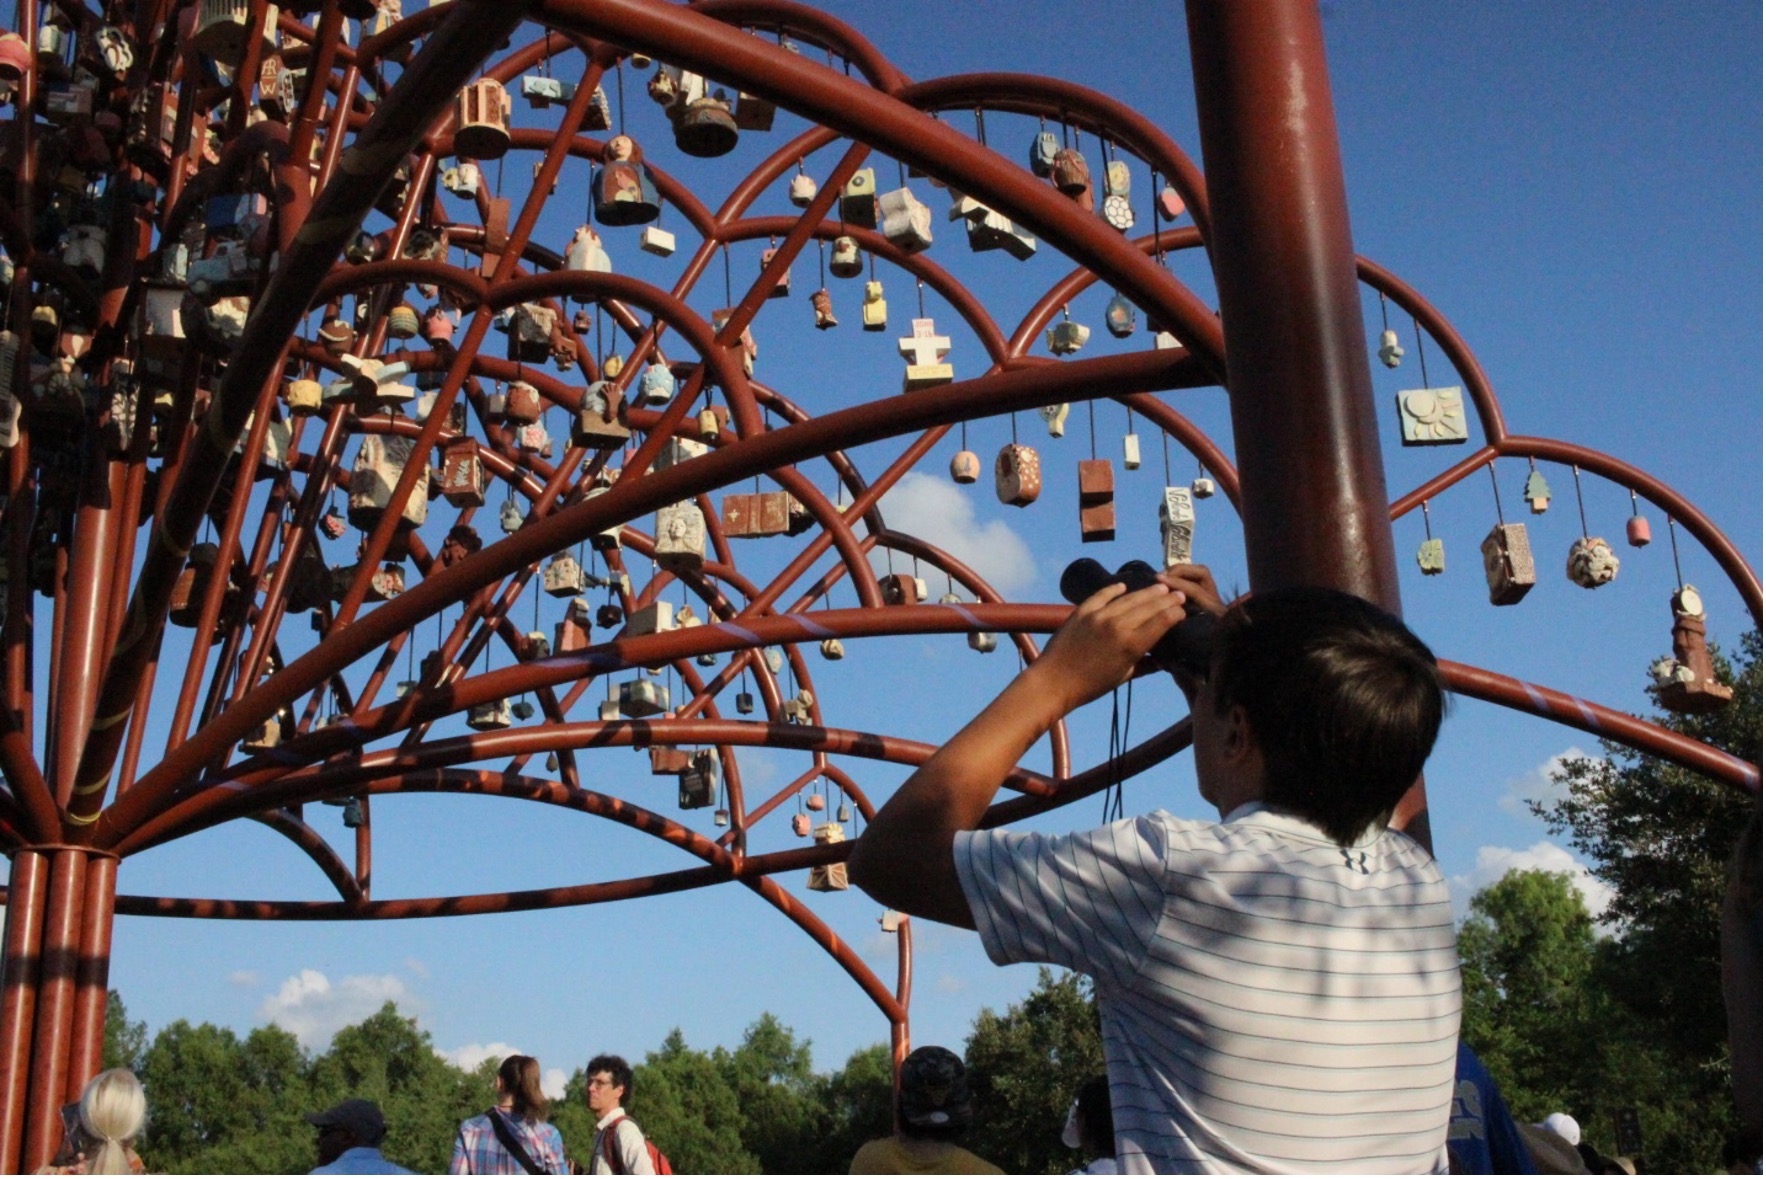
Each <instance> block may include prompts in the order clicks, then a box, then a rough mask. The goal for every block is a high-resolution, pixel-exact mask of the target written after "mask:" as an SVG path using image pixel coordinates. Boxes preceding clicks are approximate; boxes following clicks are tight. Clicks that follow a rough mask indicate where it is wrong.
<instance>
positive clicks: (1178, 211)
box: [1159, 184, 1183, 221]
mask: <svg viewBox="0 0 1766 1179" xmlns="http://www.w3.org/2000/svg"><path fill="white" fill-rule="evenodd" d="M1159 216H1161V217H1163V218H1164V219H1165V220H1167V221H1176V220H1177V219H1178V218H1179V217H1181V216H1183V197H1181V196H1179V195H1178V193H1177V189H1175V188H1173V187H1171V185H1169V184H1167V185H1166V186H1165V187H1164V188H1161V189H1160V190H1159Z"/></svg>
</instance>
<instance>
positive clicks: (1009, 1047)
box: [963, 967, 1104, 1174]
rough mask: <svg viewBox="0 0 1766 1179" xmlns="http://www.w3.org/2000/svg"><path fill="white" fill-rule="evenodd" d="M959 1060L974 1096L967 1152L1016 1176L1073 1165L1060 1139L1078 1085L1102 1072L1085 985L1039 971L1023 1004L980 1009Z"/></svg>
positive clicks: (1080, 979)
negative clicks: (1003, 1010) (999, 1010)
mask: <svg viewBox="0 0 1766 1179" xmlns="http://www.w3.org/2000/svg"><path fill="white" fill-rule="evenodd" d="M963 1059H964V1062H965V1063H966V1064H967V1065H968V1066H969V1077H970V1082H971V1084H972V1086H973V1088H974V1091H975V1129H974V1131H973V1132H972V1133H971V1134H970V1138H969V1143H968V1145H969V1148H970V1149H971V1150H973V1151H974V1152H975V1153H976V1154H979V1155H980V1156H981V1157H982V1158H984V1159H986V1160H988V1161H989V1162H991V1163H993V1164H995V1165H996V1166H999V1167H1001V1168H1003V1169H1005V1170H1006V1171H1007V1172H1009V1173H1015V1174H1049V1173H1058V1172H1062V1171H1067V1170H1071V1169H1072V1168H1073V1167H1075V1166H1078V1165H1080V1163H1081V1162H1082V1161H1083V1160H1081V1159H1080V1158H1079V1155H1078V1153H1077V1152H1076V1151H1071V1150H1068V1149H1067V1148H1066V1147H1064V1146H1062V1145H1061V1139H1060V1133H1061V1126H1062V1124H1063V1122H1064V1121H1065V1120H1066V1117H1067V1108H1068V1106H1069V1105H1070V1104H1071V1103H1072V1101H1073V1094H1074V1092H1075V1091H1076V1090H1077V1089H1078V1088H1079V1085H1080V1083H1081V1082H1082V1081H1084V1080H1085V1079H1086V1078H1087V1077H1090V1076H1095V1075H1096V1074H1098V1073H1101V1072H1103V1071H1104V1048H1103V1041H1102V1038H1101V1036H1100V1034H1099V1031H1098V1009H1097V1003H1096V1002H1095V1001H1094V1000H1093V997H1092V994H1091V984H1090V981H1089V980H1088V979H1086V978H1085V977H1084V976H1083V975H1078V974H1072V973H1066V972H1063V973H1061V974H1060V975H1056V974H1055V973H1053V972H1052V971H1050V970H1048V969H1047V968H1046V967H1044V968H1042V969H1041V970H1039V971H1038V972H1037V980H1036V986H1035V988H1034V989H1032V990H1031V992H1030V994H1029V995H1027V996H1025V998H1024V1001H1023V1002H1021V1003H1014V1004H1012V1005H1011V1006H1010V1007H1008V1008H1007V1009H1006V1013H1005V1014H1004V1015H995V1014H994V1013H993V1011H992V1010H990V1009H984V1010H983V1011H982V1012H981V1014H980V1015H978V1016H976V1017H975V1027H974V1030H973V1031H972V1032H971V1033H970V1035H969V1040H968V1044H967V1046H966V1048H965V1049H964V1053H963Z"/></svg>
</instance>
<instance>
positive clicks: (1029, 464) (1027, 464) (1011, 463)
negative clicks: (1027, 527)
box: [993, 442, 1042, 508]
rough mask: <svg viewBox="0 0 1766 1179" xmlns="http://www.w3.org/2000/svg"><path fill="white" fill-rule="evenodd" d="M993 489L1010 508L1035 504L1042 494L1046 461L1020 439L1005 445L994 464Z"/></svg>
mask: <svg viewBox="0 0 1766 1179" xmlns="http://www.w3.org/2000/svg"><path fill="white" fill-rule="evenodd" d="M993 490H994V494H995V495H997V496H998V497H999V501H1000V502H1001V503H1002V504H1006V505H1008V506H1010V507H1014V508H1022V507H1025V506H1026V505H1029V504H1032V503H1035V502H1036V497H1037V496H1039V495H1041V494H1042V462H1041V460H1040V459H1038V458H1037V455H1036V451H1035V450H1033V449H1032V448H1031V447H1028V446H1020V445H1018V444H1017V443H1016V442H1008V443H1007V444H1006V445H1005V446H1003V447H1001V448H1000V452H999V456H998V457H997V458H995V459H994V463H993Z"/></svg>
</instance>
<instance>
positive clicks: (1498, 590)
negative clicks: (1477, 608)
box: [1479, 524, 1538, 606]
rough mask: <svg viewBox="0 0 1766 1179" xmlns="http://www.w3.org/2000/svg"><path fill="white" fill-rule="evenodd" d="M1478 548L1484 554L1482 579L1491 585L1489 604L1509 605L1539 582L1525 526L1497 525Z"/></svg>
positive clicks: (1524, 595)
mask: <svg viewBox="0 0 1766 1179" xmlns="http://www.w3.org/2000/svg"><path fill="white" fill-rule="evenodd" d="M1479 548H1480V550H1481V551H1482V552H1483V554H1484V580H1485V582H1487V583H1488V584H1489V586H1490V604H1491V605H1492V606H1512V605H1514V604H1515V603H1516V602H1518V601H1520V600H1521V599H1522V598H1524V597H1526V596H1527V591H1528V590H1530V589H1532V588H1533V585H1534V583H1535V582H1536V581H1537V580H1538V579H1537V576H1536V575H1535V573H1534V570H1533V548H1532V546H1531V545H1530V544H1528V542H1527V526H1526V525H1525V524H1498V525H1497V526H1496V527H1494V528H1492V529H1491V530H1490V535H1489V536H1486V537H1485V538H1484V543H1483V544H1482V545H1480V546H1479Z"/></svg>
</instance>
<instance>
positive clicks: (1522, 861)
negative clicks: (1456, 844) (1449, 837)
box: [1447, 840, 1613, 921]
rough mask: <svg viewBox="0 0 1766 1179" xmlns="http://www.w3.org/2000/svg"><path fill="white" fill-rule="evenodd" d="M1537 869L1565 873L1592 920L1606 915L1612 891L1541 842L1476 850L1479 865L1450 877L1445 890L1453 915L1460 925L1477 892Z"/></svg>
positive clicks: (1560, 850) (1556, 848) (1561, 851)
mask: <svg viewBox="0 0 1766 1179" xmlns="http://www.w3.org/2000/svg"><path fill="white" fill-rule="evenodd" d="M1531 869H1538V870H1540V871H1543V872H1568V873H1569V874H1570V882H1571V883H1572V884H1574V885H1575V886H1576V890H1577V891H1578V892H1580V893H1581V894H1582V903H1583V904H1584V905H1586V906H1588V912H1589V914H1590V915H1591V916H1593V917H1595V918H1599V917H1600V915H1601V914H1602V913H1604V912H1605V911H1606V907H1607V904H1608V903H1609V902H1610V901H1611V900H1612V899H1613V890H1612V888H1610V887H1609V886H1608V885H1606V884H1604V883H1602V882H1601V881H1599V880H1596V879H1595V878H1594V874H1593V873H1592V872H1590V871H1589V870H1588V869H1587V868H1586V867H1584V866H1583V865H1582V864H1581V863H1580V862H1578V861H1577V859H1576V857H1575V856H1572V855H1571V854H1570V853H1569V852H1567V851H1565V850H1564V849H1563V848H1561V847H1559V846H1558V845H1557V844H1555V843H1549V842H1547V841H1545V840H1540V841H1539V842H1538V843H1536V844H1534V845H1533V846H1532V847H1530V848H1527V849H1525V850H1524V851H1517V850H1516V849H1514V848H1512V847H1481V848H1479V849H1478V863H1477V866H1476V867H1475V868H1473V869H1472V871H1471V872H1469V873H1466V874H1464V875H1461V876H1451V877H1449V878H1448V880H1447V887H1448V890H1449V892H1450V893H1451V894H1452V896H1453V913H1454V916H1455V917H1456V918H1458V919H1459V920H1461V921H1463V920H1465V917H1466V914H1467V913H1469V912H1470V911H1471V902H1472V897H1473V896H1474V895H1476V894H1477V892H1478V891H1479V890H1480V889H1483V888H1486V887H1488V886H1489V885H1492V884H1495V883H1496V882H1497V881H1498V880H1501V879H1502V878H1503V877H1504V876H1506V875H1507V874H1508V873H1509V872H1511V871H1515V870H1520V871H1528V870H1531Z"/></svg>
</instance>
